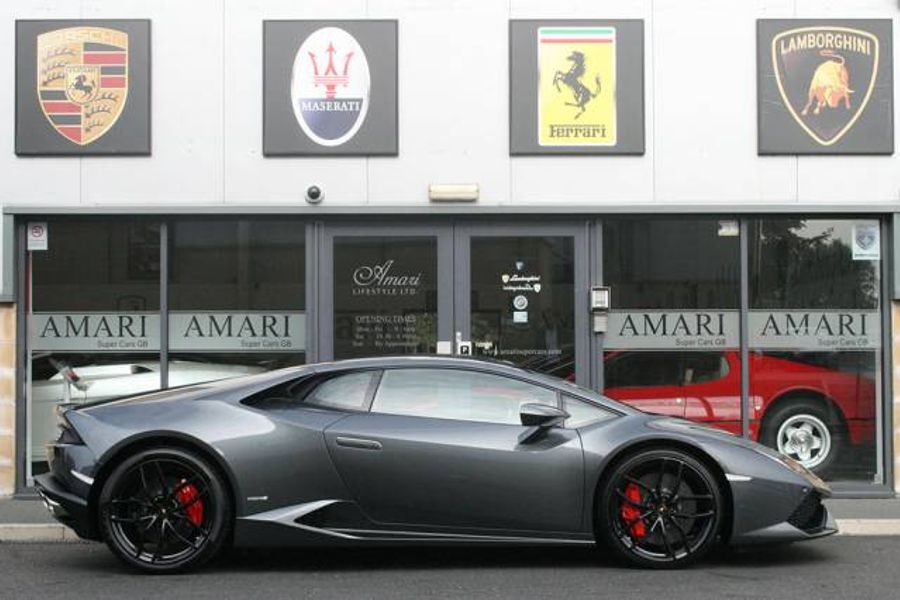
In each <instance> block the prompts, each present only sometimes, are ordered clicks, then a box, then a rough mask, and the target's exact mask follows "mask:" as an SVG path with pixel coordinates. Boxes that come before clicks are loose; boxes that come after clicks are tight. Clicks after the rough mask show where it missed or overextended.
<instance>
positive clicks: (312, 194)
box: [306, 185, 325, 204]
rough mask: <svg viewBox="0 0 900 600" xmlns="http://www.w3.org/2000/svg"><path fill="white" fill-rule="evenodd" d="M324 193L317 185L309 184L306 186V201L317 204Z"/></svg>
mask: <svg viewBox="0 0 900 600" xmlns="http://www.w3.org/2000/svg"><path fill="white" fill-rule="evenodd" d="M324 195H325V194H323V193H322V188H320V187H319V186H317V185H311V186H309V187H308V188H306V201H307V202H309V203H310V204H318V203H319V202H321V201H322V197H323V196H324Z"/></svg>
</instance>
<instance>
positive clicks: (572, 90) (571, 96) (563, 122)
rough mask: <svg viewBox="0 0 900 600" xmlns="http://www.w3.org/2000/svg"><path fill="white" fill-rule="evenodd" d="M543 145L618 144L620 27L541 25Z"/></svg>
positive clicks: (540, 127)
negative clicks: (617, 96) (617, 63)
mask: <svg viewBox="0 0 900 600" xmlns="http://www.w3.org/2000/svg"><path fill="white" fill-rule="evenodd" d="M537 38H538V40H537V42H538V44H537V45H538V71H539V77H538V142H539V144H540V145H541V146H613V145H615V144H616V101H615V99H616V28H615V27H539V28H538V31H537Z"/></svg>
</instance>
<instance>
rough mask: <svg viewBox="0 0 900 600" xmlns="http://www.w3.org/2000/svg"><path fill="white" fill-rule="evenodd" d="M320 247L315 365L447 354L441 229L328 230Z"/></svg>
mask: <svg viewBox="0 0 900 600" xmlns="http://www.w3.org/2000/svg"><path fill="white" fill-rule="evenodd" d="M324 241H325V243H324V245H323V250H322V254H323V256H322V260H321V263H320V264H321V271H322V272H321V273H320V281H321V282H322V284H321V285H320V289H319V298H320V303H321V308H322V313H321V318H320V320H319V323H318V325H319V330H320V332H321V336H320V346H319V347H320V355H319V357H320V358H321V359H326V360H327V359H336V360H339V359H345V358H362V357H367V356H389V355H403V354H434V353H437V352H439V351H441V352H443V353H446V354H449V353H450V352H451V351H452V347H451V344H450V340H451V333H450V332H451V328H452V324H451V318H452V317H451V311H452V289H451V287H452V272H453V265H452V261H453V254H452V244H453V239H452V236H451V229H450V228H449V227H446V226H444V227H435V226H428V225H423V226H413V225H409V226H405V225H404V226H389V227H378V226H362V225H360V226H331V227H328V229H327V232H326V234H325V240H324ZM439 341H441V342H443V343H442V344H438V342H439Z"/></svg>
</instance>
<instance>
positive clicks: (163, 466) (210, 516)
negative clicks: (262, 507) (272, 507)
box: [99, 448, 232, 573]
mask: <svg viewBox="0 0 900 600" xmlns="http://www.w3.org/2000/svg"><path fill="white" fill-rule="evenodd" d="M99 509H100V515H99V516H100V519H99V520H100V527H101V531H102V534H103V539H104V541H105V542H106V544H107V545H108V546H109V547H110V549H111V550H112V551H113V553H114V554H116V556H118V557H119V558H120V559H122V560H123V561H124V562H125V563H126V564H128V565H129V566H132V567H136V568H138V569H141V570H143V571H147V572H152V573H175V572H182V571H187V570H190V569H194V568H197V567H199V566H200V565H202V564H203V563H205V562H206V561H207V560H209V559H210V558H212V557H213V556H214V555H215V554H216V553H217V552H218V551H219V549H220V548H221V547H222V545H223V544H224V542H225V540H226V539H228V536H229V533H230V531H231V526H232V508H231V503H230V501H229V498H228V497H227V494H226V488H225V486H224V484H223V483H222V480H221V478H220V476H219V475H218V473H216V471H215V470H214V469H212V468H211V467H210V466H209V465H208V464H207V463H206V461H205V460H203V459H202V458H200V457H199V456H196V455H194V454H193V453H191V452H187V451H185V450H181V449H178V448H154V449H149V450H143V451H141V452H138V453H137V454H135V455H133V456H131V457H129V458H127V459H126V460H124V461H123V462H122V463H121V464H119V465H118V466H117V467H116V468H115V469H114V470H113V472H112V473H111V474H110V476H109V478H108V479H107V480H106V483H105V484H104V486H103V490H102V492H101V495H100V502H99Z"/></svg>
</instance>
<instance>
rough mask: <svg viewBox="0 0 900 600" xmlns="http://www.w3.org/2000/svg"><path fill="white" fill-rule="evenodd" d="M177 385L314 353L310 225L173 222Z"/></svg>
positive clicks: (173, 372) (172, 340) (172, 351)
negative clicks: (309, 326)
mask: <svg viewBox="0 0 900 600" xmlns="http://www.w3.org/2000/svg"><path fill="white" fill-rule="evenodd" d="M168 237H169V247H170V249H169V287H168V294H169V315H168V318H169V320H168V324H169V363H168V365H169V368H168V376H169V381H168V383H169V386H178V385H186V384H189V383H197V382H200V381H208V380H214V379H223V378H226V377H232V376H236V375H245V374H250V373H258V372H261V371H265V370H269V369H276V368H281V367H285V366H290V365H296V364H302V363H304V362H305V359H306V313H305V308H306V282H305V272H306V254H305V244H304V238H305V231H304V224H303V223H302V222H300V221H296V220H291V219H282V220H277V221H275V220H240V221H235V220H196V221H175V222H173V223H171V224H170V225H169V236H168Z"/></svg>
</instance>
